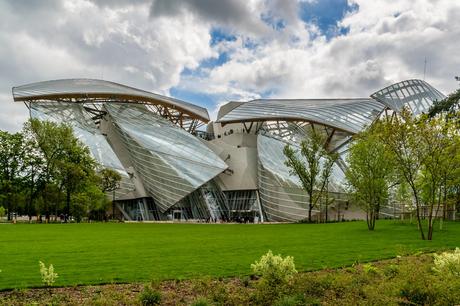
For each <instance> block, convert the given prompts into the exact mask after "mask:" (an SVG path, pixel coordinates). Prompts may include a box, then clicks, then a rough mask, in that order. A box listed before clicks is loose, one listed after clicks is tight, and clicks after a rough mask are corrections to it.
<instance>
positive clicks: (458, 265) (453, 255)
mask: <svg viewBox="0 0 460 306" xmlns="http://www.w3.org/2000/svg"><path fill="white" fill-rule="evenodd" d="M433 270H434V271H435V272H437V273H439V274H440V275H443V276H455V277H460V248H456V249H455V251H454V252H444V253H442V254H440V255H438V254H435V255H434V268H433Z"/></svg>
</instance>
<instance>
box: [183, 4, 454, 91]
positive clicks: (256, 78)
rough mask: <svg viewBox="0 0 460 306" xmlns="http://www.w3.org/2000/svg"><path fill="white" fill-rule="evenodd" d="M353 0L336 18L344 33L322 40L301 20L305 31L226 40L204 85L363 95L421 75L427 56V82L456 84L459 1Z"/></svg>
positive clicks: (442, 86)
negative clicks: (246, 41)
mask: <svg viewBox="0 0 460 306" xmlns="http://www.w3.org/2000/svg"><path fill="white" fill-rule="evenodd" d="M350 5H354V6H357V7H358V9H357V10H354V11H353V12H351V13H348V14H347V15H345V17H344V18H343V20H339V21H338V22H337V26H338V27H345V28H348V29H349V32H348V33H347V34H346V35H339V36H337V37H333V38H331V39H327V38H326V37H325V36H324V35H321V33H320V32H315V33H312V31H315V27H314V25H311V24H308V23H304V24H303V31H305V32H309V33H310V36H309V35H303V36H300V35H297V36H295V37H296V39H287V40H281V39H278V38H277V37H273V38H271V39H268V40H267V37H266V36H265V37H261V38H260V39H259V40H257V39H256V40H255V41H254V45H255V46H256V47H254V48H245V47H241V44H239V43H238V42H239V41H238V40H237V41H235V42H231V43H230V44H229V43H227V42H226V44H227V45H226V48H227V52H228V53H229V56H228V58H229V60H227V61H226V62H225V63H224V64H223V65H220V66H218V67H215V68H214V69H209V70H208V71H207V75H206V81H204V82H202V83H205V84H208V87H209V89H210V90H211V91H212V88H215V87H219V88H226V91H227V92H231V91H232V88H237V89H238V90H240V91H241V92H256V93H259V94H262V95H263V96H266V97H284V98H315V97H368V96H369V95H370V94H371V93H372V92H373V91H376V90H378V89H380V88H382V87H384V86H387V85H389V84H391V83H394V82H398V81H401V80H403V79H408V78H423V77H424V75H423V71H424V61H425V58H426V60H427V67H426V80H427V81H428V82H430V83H432V84H433V85H434V86H435V87H438V88H439V89H440V90H442V91H444V92H446V93H448V92H451V91H452V90H454V89H455V88H456V83H455V81H454V79H453V76H454V75H456V74H458V67H460V57H459V56H457V55H456V54H458V52H456V51H455V49H456V43H455V42H456V41H458V40H459V39H460V24H459V23H458V22H457V20H459V17H460V16H459V14H460V7H459V5H460V4H459V3H457V2H453V1H442V0H441V1H437V2H435V3H433V2H431V1H425V0H418V1H414V2H413V1H395V2H394V3H392V5H388V3H387V2H386V1H383V0H382V1H364V0H363V1H358V0H356V1H353V2H352V3H350ZM291 16H292V14H291ZM291 18H292V17H291ZM291 27H295V29H296V31H302V29H301V28H299V26H298V23H295V22H294V23H291V25H290V24H287V25H286V28H285V29H283V30H282V32H288V33H290V35H292V33H295V31H293V30H292V28H291ZM299 29H300V30H299ZM316 30H317V29H316ZM281 35H283V33H281V34H279V35H278V36H281ZM241 39H243V38H242V37H239V40H241ZM199 78H200V79H201V78H203V77H202V75H200V77H199ZM193 83H194V80H190V79H188V80H187V84H193ZM200 90H206V89H204V88H203V87H200Z"/></svg>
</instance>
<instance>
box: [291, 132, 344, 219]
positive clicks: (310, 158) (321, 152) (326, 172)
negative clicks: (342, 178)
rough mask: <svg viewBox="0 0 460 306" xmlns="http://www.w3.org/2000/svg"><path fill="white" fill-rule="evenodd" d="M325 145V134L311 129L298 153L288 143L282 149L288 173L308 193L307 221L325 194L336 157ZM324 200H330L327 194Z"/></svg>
mask: <svg viewBox="0 0 460 306" xmlns="http://www.w3.org/2000/svg"><path fill="white" fill-rule="evenodd" d="M326 146H327V135H324V134H323V133H321V132H319V131H316V130H314V129H312V130H311V132H310V133H309V135H308V136H307V137H305V139H304V140H303V141H302V142H301V143H300V155H299V152H298V151H296V150H295V149H293V148H292V147H291V146H289V145H286V146H285V148H284V151H283V152H284V155H285V156H286V161H285V164H286V166H287V167H289V168H290V174H291V175H295V176H297V177H298V178H299V180H300V182H301V184H302V188H303V189H304V190H305V192H306V193H307V194H308V222H311V221H312V219H311V213H312V210H313V208H315V207H316V206H317V205H318V203H319V201H320V200H321V199H322V198H324V197H325V195H326V194H327V188H328V183H329V178H330V176H331V174H332V167H333V165H334V162H335V161H336V160H337V158H338V155H337V154H336V153H331V152H328V151H327V150H326V148H325V147H326ZM326 201H327V202H329V201H330V199H329V198H328V196H327V195H326Z"/></svg>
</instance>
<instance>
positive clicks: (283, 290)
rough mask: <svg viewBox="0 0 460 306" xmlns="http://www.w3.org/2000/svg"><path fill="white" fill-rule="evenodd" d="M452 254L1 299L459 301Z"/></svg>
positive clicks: (20, 293)
mask: <svg viewBox="0 0 460 306" xmlns="http://www.w3.org/2000/svg"><path fill="white" fill-rule="evenodd" d="M447 256H451V257H452V256H455V253H452V252H450V251H449V252H444V253H442V254H439V255H437V254H416V255H411V256H399V257H397V258H394V259H390V260H384V261H378V262H372V263H364V264H363V263H359V262H356V263H354V264H353V265H350V266H347V267H342V268H339V269H323V270H320V271H314V272H307V273H295V274H292V275H291V276H290V277H289V281H288V282H285V283H284V285H283V286H275V287H267V286H266V285H267V283H266V281H265V279H264V276H261V277H260V276H258V275H250V276H246V275H242V276H239V277H232V278H219V279H217V278H210V277H206V276H204V277H200V278H195V279H191V280H165V281H157V280H152V281H149V282H145V283H130V284H106V285H101V286H73V287H67V288H44V289H31V290H17V291H4V292H0V301H1V302H2V303H3V304H6V305H37V304H38V305H64V304H65V305H76V304H78V305H196V306H198V305H200V306H201V305H278V306H281V305H285V306H286V305H287V306H293V305H395V306H397V305H458V304H459V302H460V278H459V277H458V276H456V275H454V274H452V273H444V272H438V270H437V267H438V266H439V260H438V258H441V257H442V258H443V260H444V258H446V257H447ZM433 258H434V260H433ZM246 270H249V267H246ZM277 271H281V270H280V269H277ZM457 271H458V270H457ZM267 292H271V293H270V294H266V293H267Z"/></svg>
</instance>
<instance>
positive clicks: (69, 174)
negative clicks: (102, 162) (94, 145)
mask: <svg viewBox="0 0 460 306" xmlns="http://www.w3.org/2000/svg"><path fill="white" fill-rule="evenodd" d="M66 140H67V141H66V143H65V146H64V148H63V149H64V152H65V153H66V154H65V155H64V156H63V158H61V159H60V160H59V161H58V162H57V163H56V172H57V175H56V179H57V181H58V182H59V186H60V188H61V189H63V190H64V191H65V195H66V200H65V201H66V219H65V221H66V222H67V217H68V215H70V202H71V196H72V193H74V192H77V191H78V190H79V189H82V188H84V187H87V186H88V185H90V183H94V182H95V179H94V177H95V176H96V172H95V169H96V166H97V164H96V162H95V160H94V159H93V158H92V157H91V155H90V153H89V149H88V148H87V147H84V146H83V145H82V144H81V143H80V141H79V140H78V139H77V138H75V137H74V136H73V135H72V137H70V138H69V139H66ZM89 182H90V183H89Z"/></svg>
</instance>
